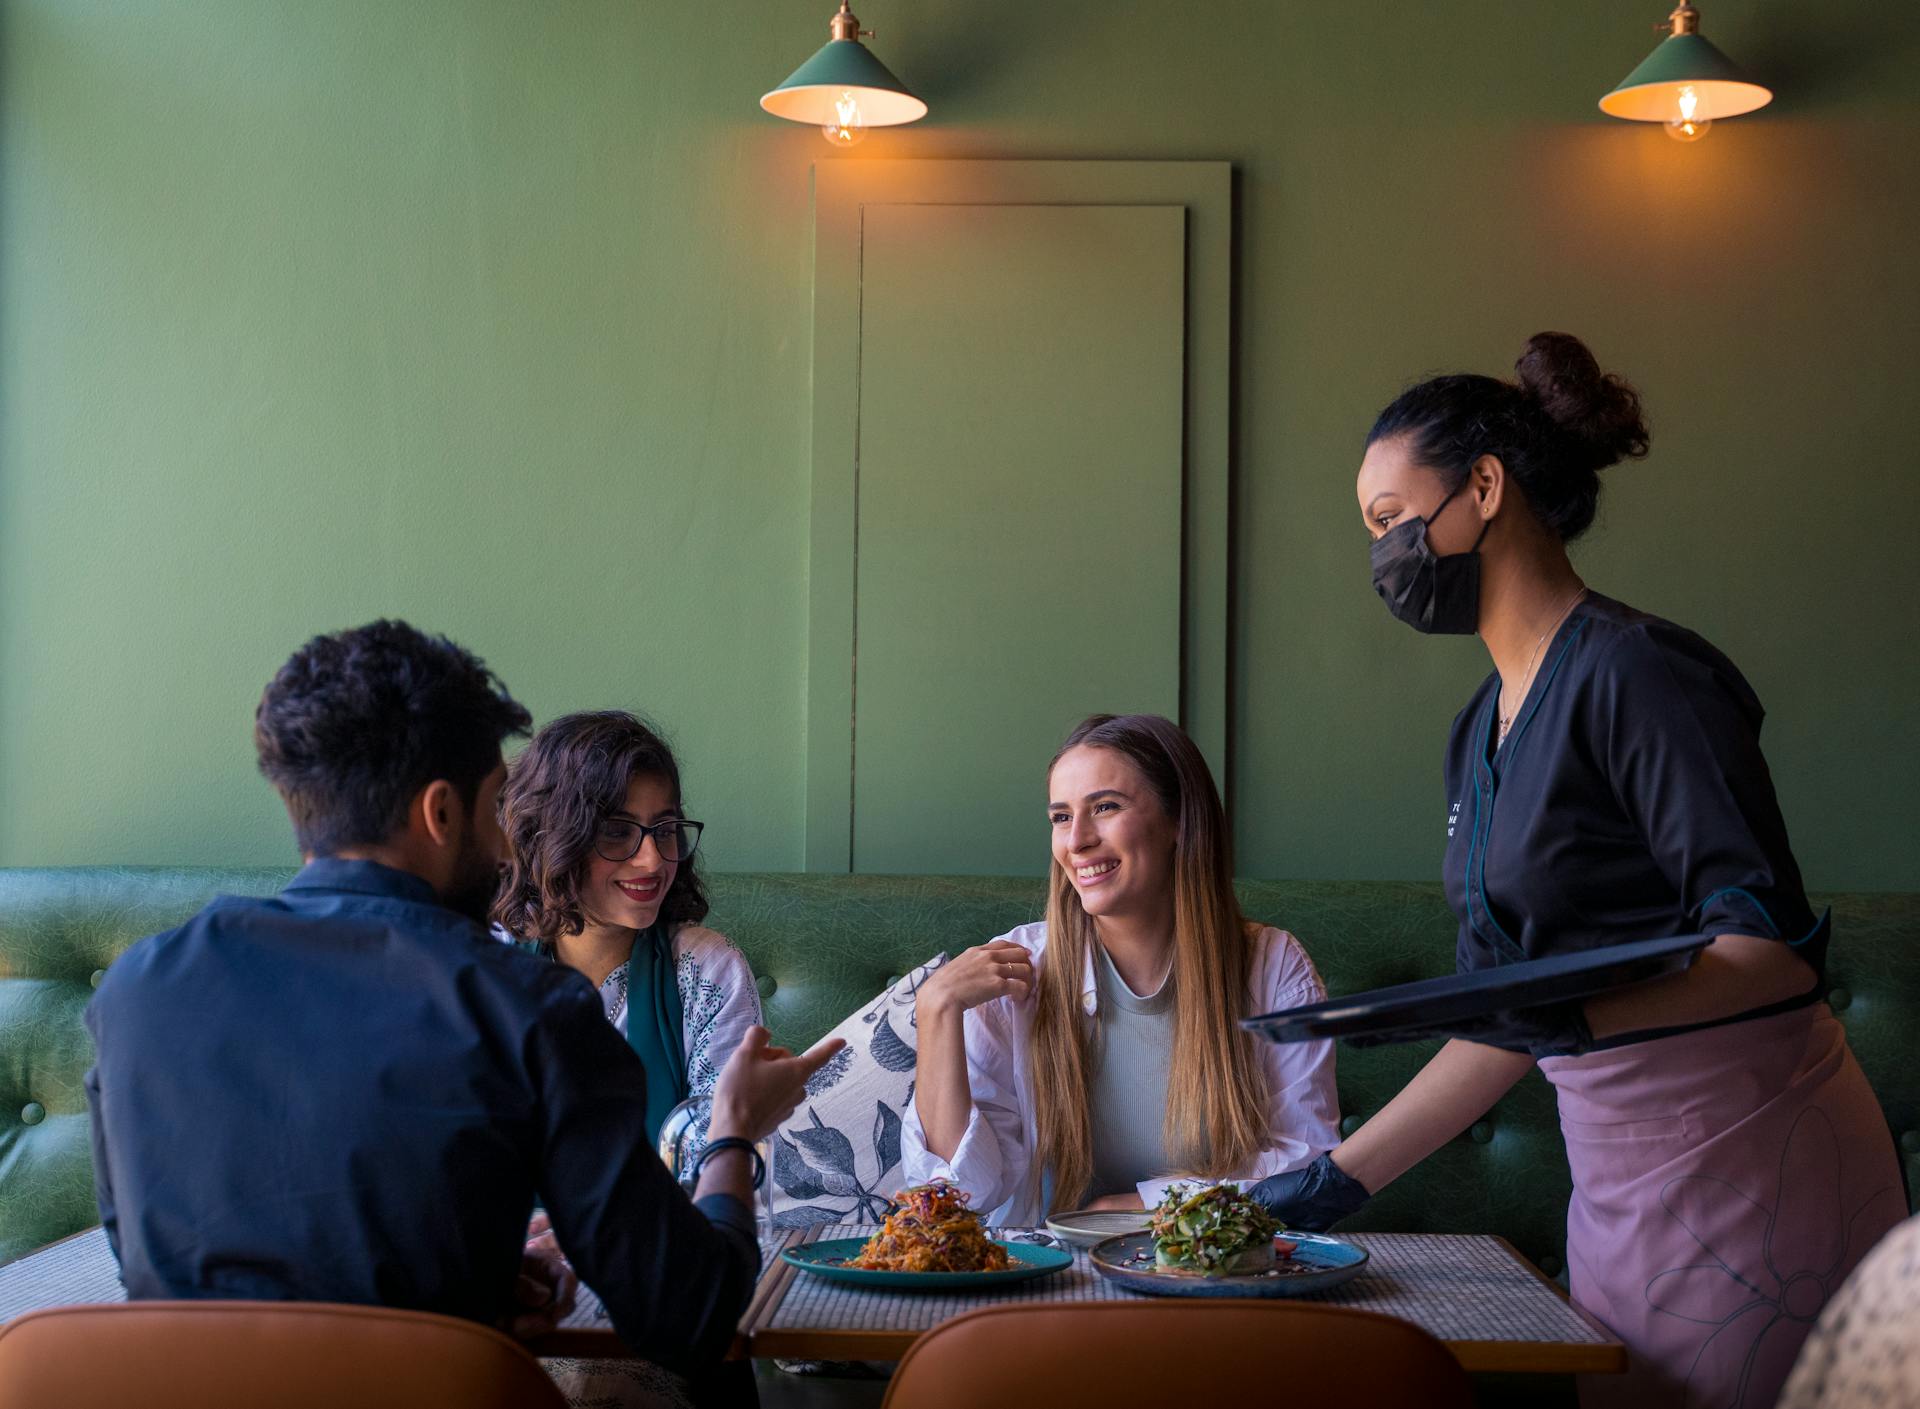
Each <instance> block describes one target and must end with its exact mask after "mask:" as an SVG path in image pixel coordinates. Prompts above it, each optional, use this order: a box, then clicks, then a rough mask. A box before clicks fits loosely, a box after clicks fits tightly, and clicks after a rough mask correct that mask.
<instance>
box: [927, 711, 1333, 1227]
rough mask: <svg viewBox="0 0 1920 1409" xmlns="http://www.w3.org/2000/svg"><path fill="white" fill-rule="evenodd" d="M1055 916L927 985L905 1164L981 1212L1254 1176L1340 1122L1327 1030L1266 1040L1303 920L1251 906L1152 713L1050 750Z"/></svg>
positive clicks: (1178, 754)
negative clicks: (1250, 1029)
mask: <svg viewBox="0 0 1920 1409" xmlns="http://www.w3.org/2000/svg"><path fill="white" fill-rule="evenodd" d="M1047 783H1048V790H1047V796H1048V799H1049V801H1048V803H1047V816H1048V821H1049V825H1050V826H1051V828H1052V832H1053V868H1052V873H1051V879H1050V882H1049V888H1048V898H1047V918H1046V920H1045V921H1044V922H1042V923H1040V924H1032V925H1023V926H1021V927H1020V928H1019V929H1016V930H1014V931H1012V932H1011V933H1009V934H1005V935H1002V936H1000V937H999V938H998V939H995V940H992V941H990V942H989V943H987V944H983V945H979V946H977V947H975V948H972V949H969V950H967V951H966V952H964V953H963V954H961V955H959V957H957V958H955V959H954V960H952V961H951V962H949V963H947V964H945V965H943V966H942V967H941V968H939V969H937V970H936V971H935V972H934V974H933V976H932V977H930V978H929V979H928V980H927V981H926V983H924V984H923V985H922V986H921V988H920V991H919V994H918V997H917V998H916V1000H915V1022H916V1025H917V1027H918V1029H919V1056H918V1061H917V1064H916V1067H915V1085H914V1098H913V1103H912V1107H911V1109H910V1110H909V1111H908V1113H907V1118H906V1121H905V1122H904V1126H905V1129H904V1148H903V1159H904V1164H905V1172H906V1175H907V1177H908V1178H909V1179H910V1180H913V1181H915V1182H924V1181H926V1180H929V1179H936V1178H941V1179H947V1180H950V1181H952V1182H953V1183H954V1184H956V1185H958V1186H959V1187H960V1188H962V1189H964V1190H965V1191H966V1192H967V1193H968V1195H969V1196H970V1197H971V1200H972V1203H973V1206H974V1207H975V1208H976V1209H979V1210H981V1211H982V1212H983V1213H987V1214H988V1216H989V1219H990V1221H991V1222H995V1223H1009V1224H1016V1225H1032V1224H1037V1223H1039V1222H1041V1221H1043V1220H1044V1218H1045V1217H1046V1215H1047V1214H1048V1213H1049V1212H1055V1211H1061V1210H1067V1209H1074V1208H1078V1207H1082V1206H1091V1207H1105V1208H1140V1207H1143V1206H1151V1205H1152V1204H1153V1203H1155V1202H1157V1201H1158V1199H1159V1197H1160V1195H1161V1194H1162V1193H1163V1192H1164V1191H1165V1188H1166V1186H1167V1184H1168V1183H1169V1182H1171V1181H1172V1180H1174V1179H1179V1178H1183V1177H1186V1178H1192V1177H1200V1178H1205V1179H1209V1180H1226V1179H1237V1180H1242V1181H1244V1180H1252V1179H1260V1178H1263V1177H1265V1176H1267V1175H1271V1174H1277V1173H1281V1172H1284V1171H1286V1170H1290V1169H1295V1168H1299V1167H1301V1166H1304V1165H1307V1164H1309V1163H1311V1162H1312V1161H1313V1160H1314V1159H1315V1158H1316V1157H1317V1156H1318V1155H1319V1154H1320V1152H1321V1151H1323V1150H1327V1149H1330V1148H1331V1147H1332V1146H1333V1145H1335V1144H1337V1143H1338V1142H1339V1138H1340V1135H1339V1128H1338V1127H1339V1118H1340V1117H1339V1108H1338V1103H1337V1100H1336V1098H1335V1095H1334V1086H1333V1049H1332V1045H1331V1044H1330V1043H1324V1042H1319V1043H1306V1044H1299V1045H1292V1046H1281V1045H1276V1044H1271V1043H1256V1042H1255V1041H1254V1040H1253V1039H1252V1038H1251V1037H1250V1036H1249V1035H1248V1034H1247V1033H1245V1032H1243V1031H1242V1030H1241V1028H1240V1026H1239V1019H1241V1018H1243V1017H1247V1016H1249V1015H1251V1014H1255V1013H1265V1012H1272V1011H1274V1010H1276V1009H1280V1008H1291V1007H1297V1006H1299V1005H1301V1004H1304V1003H1316V1002H1319V1001H1320V1000H1322V999H1323V998H1324V997H1325V996H1326V990H1325V989H1324V988H1323V987H1322V985H1321V982H1320V976H1319V975H1318V974H1317V973H1315V972H1314V968H1313V964H1312V962H1311V961H1310V960H1309V959H1308V958H1307V955H1306V951H1305V950H1304V949H1302V948H1301V946H1300V943H1299V941H1298V940H1296V939H1295V938H1294V937H1293V936H1292V935H1290V934H1287V933H1286V932H1285V931H1283V930H1277V929H1268V928H1263V927H1261V926H1258V925H1255V924H1252V923H1250V922H1249V921H1248V920H1247V919H1246V918H1245V917H1244V916H1243V915H1242V914H1241V913H1240V906H1239V902H1238V901H1237V900H1236V899H1235V897H1234V893H1233V855H1232V844H1231V841H1230V839H1229V837H1228V835H1227V827H1226V816H1225V813H1224V811H1223V810H1222V808H1221V806H1220V795H1219V792H1218V790H1217V789H1216V788H1215V787H1214V782H1213V777H1212V775H1211V774H1210V773H1209V772H1208V771H1207V765H1206V761H1205V759H1203V758H1202V757H1201V755H1200V751H1199V749H1197V748H1196V747H1195V746H1194V744H1193V741H1192V740H1191V739H1189V738H1188V737H1187V736H1186V734H1185V733H1183V732H1182V731H1181V730H1180V728H1179V727H1178V726H1177V725H1175V724H1173V723H1171V722H1170V721H1168V720H1166V719H1162V718H1160V717H1159V716H1158V715H1152V714H1129V715H1120V716H1114V715H1107V714H1096V715H1094V716H1093V717H1091V718H1089V719H1087V720H1085V721H1084V722H1083V723H1081V724H1080V725H1079V726H1078V727H1077V728H1075V729H1074V731H1073V732H1072V733H1071V734H1069V735H1068V736H1067V741H1066V742H1065V743H1064V744H1063V745H1061V748H1060V752H1059V753H1057V754H1056V755H1054V758H1053V762H1052V764H1051V765H1050V766H1049V767H1048V770H1047Z"/></svg>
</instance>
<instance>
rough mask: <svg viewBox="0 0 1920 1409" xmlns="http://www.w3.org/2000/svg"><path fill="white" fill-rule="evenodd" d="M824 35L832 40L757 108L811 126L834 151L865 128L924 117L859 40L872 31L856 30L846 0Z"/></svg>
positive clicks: (921, 105)
mask: <svg viewBox="0 0 1920 1409" xmlns="http://www.w3.org/2000/svg"><path fill="white" fill-rule="evenodd" d="M827 33H828V34H830V35H832V36H833V37H832V38H830V39H829V40H828V41H827V42H826V44H824V45H823V46H822V47H821V49H820V51H819V52H818V53H816V54H815V55H814V56H813V57H812V58H811V59H808V60H807V61H806V62H805V63H804V64H802V65H800V67H799V68H797V69H795V70H794V71H793V72H792V73H790V74H788V75H787V81H786V82H785V83H782V84H781V85H780V86H779V87H778V88H776V89H774V90H773V91H772V92H771V93H769V94H767V95H766V97H764V98H762V99H761V100H760V106H761V107H763V108H765V109H766V110H767V111H768V112H770V113H772V114H773V115H774V116H775V117H784V118H786V119H787V120H788V121H790V122H810V123H812V124H813V125H814V126H816V127H818V128H819V129H820V130H821V132H822V133H824V134H825V135H826V139H827V140H828V141H829V142H831V143H832V144H833V145H834V146H836V147H851V146H853V145H854V144H855V143H856V142H859V141H861V140H862V139H864V138H865V137H866V135H867V129H868V128H869V127H897V126H899V125H900V124H901V123H903V122H918V121H919V120H920V119H921V118H923V117H925V116H926V115H927V105H926V104H925V103H923V102H921V101H920V99H918V98H916V97H914V95H913V94H912V93H911V92H909V91H908V89H907V85H906V84H904V83H902V82H901V81H900V80H899V79H897V78H895V77H894V76H893V75H892V74H891V73H889V72H888V71H887V66H886V65H885V64H883V63H881V62H880V61H879V60H878V59H876V58H874V56H873V55H872V54H870V53H868V52H867V47H866V46H865V45H864V44H862V43H861V42H860V41H861V39H862V38H872V37H873V31H872V30H868V29H862V28H860V21H859V20H857V19H855V18H854V15H853V11H852V10H851V9H850V8H849V7H848V3H847V0H840V11H839V13H838V14H836V15H835V16H834V17H833V18H832V19H831V20H829V21H827Z"/></svg>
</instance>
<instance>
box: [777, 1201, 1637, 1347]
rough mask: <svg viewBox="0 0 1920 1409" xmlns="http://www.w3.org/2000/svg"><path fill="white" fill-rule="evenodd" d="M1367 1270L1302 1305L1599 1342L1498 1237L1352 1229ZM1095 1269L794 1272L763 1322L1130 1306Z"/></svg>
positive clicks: (819, 1232) (878, 1320)
mask: <svg viewBox="0 0 1920 1409" xmlns="http://www.w3.org/2000/svg"><path fill="white" fill-rule="evenodd" d="M872 1231H873V1229H872V1227H871V1226H861V1225H851V1224H849V1225H841V1226H838V1227H832V1228H820V1229H816V1230H814V1238H809V1239H808V1241H814V1239H815V1238H820V1239H824V1238H858V1237H865V1236H867V1235H868V1234H870V1233H872ZM1347 1241H1349V1242H1352V1243H1356V1244H1358V1245H1359V1246H1361V1247H1364V1248H1365V1249H1366V1250H1367V1252H1368V1253H1369V1254H1370V1261H1369V1262H1368V1264H1367V1270H1366V1271H1365V1272H1364V1273H1363V1274H1362V1275H1361V1276H1359V1277H1357V1278H1355V1279H1354V1280H1353V1281H1351V1282H1349V1283H1347V1284H1346V1285H1345V1286H1343V1287H1336V1288H1334V1289H1333V1290H1332V1291H1328V1292H1317V1293H1315V1294H1313V1295H1312V1296H1311V1297H1307V1298H1303V1300H1311V1301H1317V1302H1321V1303H1324V1304H1326V1305H1329V1306H1350V1307H1356V1308H1358V1309H1360V1310H1363V1311H1378V1312H1381V1313H1383V1314H1385V1315H1388V1316H1395V1317H1398V1318H1399V1319H1401V1320H1403V1321H1411V1322H1412V1323H1413V1324H1414V1325H1416V1326H1419V1327H1420V1328H1421V1329H1423V1330H1425V1331H1427V1332H1429V1333H1430V1334H1432V1335H1434V1336H1437V1337H1438V1338H1439V1339H1441V1340H1445V1341H1534V1342H1557V1343H1561V1344H1575V1345H1600V1344H1604V1343H1605V1337H1604V1336H1602V1335H1600V1334H1599V1333H1598V1332H1596V1331H1595V1330H1594V1329H1593V1328H1592V1327H1591V1326H1589V1325H1588V1324H1587V1323H1586V1321H1585V1320H1583V1319H1582V1318H1581V1317H1580V1315H1579V1314H1578V1313H1577V1312H1575V1311H1574V1310H1573V1308H1572V1307H1570V1306H1568V1305H1567V1303H1566V1302H1565V1301H1563V1300H1562V1299H1561V1298H1560V1297H1559V1295H1557V1294H1556V1293H1555V1291H1554V1290H1553V1288H1551V1287H1550V1286H1548V1285H1547V1284H1546V1283H1544V1282H1542V1281H1541V1280H1540V1279H1539V1278H1538V1277H1537V1276H1535V1275H1534V1274H1533V1272H1532V1271H1530V1270H1529V1269H1528V1268H1527V1267H1526V1266H1524V1265H1523V1264H1522V1263H1520V1262H1519V1261H1517V1260H1516V1259H1515V1258H1514V1256H1513V1255H1512V1254H1511V1253H1509V1252H1508V1251H1507V1249H1506V1248H1505V1247H1504V1246H1503V1245H1502V1244H1501V1243H1500V1241H1499V1240H1498V1239H1496V1238H1490V1237H1485V1236H1476V1235H1472V1234H1429V1233H1355V1234H1352V1235H1351V1236H1349V1237H1348V1239H1347ZM1142 1299H1145V1300H1151V1298H1140V1297H1138V1296H1137V1294H1136V1293H1133V1292H1128V1291H1123V1290H1121V1289H1120V1288H1119V1287H1116V1286H1115V1285H1114V1284H1113V1283H1112V1282H1110V1281H1108V1280H1107V1279H1106V1278H1105V1277H1102V1276H1101V1275H1100V1274H1099V1273H1098V1272H1096V1271H1094V1270H1093V1266H1092V1264H1091V1263H1089V1262H1088V1261H1087V1255H1086V1253H1085V1252H1076V1253H1075V1254H1074V1259H1073V1266H1072V1267H1070V1268H1068V1269H1067V1270H1065V1271H1064V1272H1059V1273H1056V1274H1055V1275H1053V1276H1051V1277H1044V1278H1041V1279H1040V1280H1038V1281H1034V1282H1022V1283H1015V1284H1014V1285H1012V1286H1010V1287H1007V1288H1005V1289H1004V1290H999V1291H980V1292H951V1293H942V1292H894V1291H886V1290H881V1289H872V1290H869V1289H865V1288H861V1287H855V1286H852V1285H849V1284H847V1283H844V1282H830V1281H828V1280H827V1279H826V1278H824V1277H815V1276H811V1275H808V1274H806V1273H797V1274H796V1275H795V1276H794V1278H793V1281H792V1283H791V1284H790V1285H789V1286H788V1288H787V1293H786V1295H785V1296H784V1297H783V1298H782V1299H781V1302H780V1305H779V1306H778V1307H777V1308H776V1309H775V1310H774V1312H773V1315H772V1316H771V1317H769V1318H768V1320H767V1322H766V1325H767V1327H768V1328H769V1329H772V1330H783V1331H785V1330H863V1331H924V1330H930V1329H932V1328H933V1327H934V1326H937V1325H938V1324H940V1323H941V1322H942V1321H945V1320H948V1319H950V1318H952V1317H954V1316H958V1315H960V1314H961V1313H962V1312H965V1311H971V1310H974V1309H976V1308H978V1307H982V1306H1000V1305H1013V1304H1031V1305H1057V1304H1060V1303H1068V1302H1089V1301H1133V1300H1142Z"/></svg>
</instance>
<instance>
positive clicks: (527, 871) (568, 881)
mask: <svg viewBox="0 0 1920 1409" xmlns="http://www.w3.org/2000/svg"><path fill="white" fill-rule="evenodd" d="M643 777H644V778H660V779H663V780H665V782H666V785H667V792H668V793H669V794H670V795H671V797H672V800H673V806H674V807H675V808H678V807H680V805H681V802H680V765H679V764H678V763H676V762H674V758H673V750H672V749H670V748H668V747H667V741H666V740H665V739H663V738H661V737H660V735H659V734H657V733H656V732H655V731H654V730H653V729H652V728H651V727H650V726H648V725H647V724H646V723H644V722H643V721H642V720H640V719H638V718H636V717H635V716H633V715H631V714H628V713H627V712H626V711H624V710H617V709H609V710H597V711H593V712H591V713H585V714H568V715H563V716H562V717H561V718H559V719H556V720H554V721H553V722H552V723H550V724H548V725H547V726H546V727H545V728H543V729H541V730H540V732H539V733H537V734H535V735H534V736H533V741H532V742H531V743H529V744H528V745H527V747H526V749H525V750H524V751H523V752H522V753H521V755H520V756H519V757H518V758H516V759H515V760H514V761H513V766H512V767H511V768H509V769H508V770H507V784H506V787H505V788H503V789H502V790H501V793H500V826H501V829H502V830H503V831H504V832H505V833H506V836H507V848H508V853H509V855H508V858H507V865H506V871H505V874H504V875H503V877H502V879H501V882H500V893H499V895H498V896H497V897H496V898H495V900H494V902H493V919H494V921H495V923H497V924H499V925H500V926H501V927H502V928H503V929H505V930H506V931H507V933H509V934H511V935H513V936H514V937H515V938H517V939H533V940H538V941H540V942H541V943H542V944H552V943H553V941H554V940H556V939H558V938H559V937H560V936H561V935H563V934H579V933H580V931H581V930H583V929H584V928H586V916H585V915H584V914H582V912H581V909H580V883H581V882H582V881H583V880H585V879H586V874H587V865H588V863H589V861H590V860H591V858H592V856H593V838H594V834H595V833H596V832H597V831H598V830H599V829H600V824H601V823H602V822H604V821H605V820H606V819H607V817H608V816H610V815H611V814H613V813H615V812H618V811H620V810H621V809H622V808H623V807H625V806H626V802H627V788H628V787H629V786H630V785H631V784H632V782H633V780H634V779H635V778H643ZM706 915H707V893H706V889H705V888H704V887H703V886H702V885H701V884H700V877H699V874H698V873H697V872H696V871H695V870H694V867H693V858H692V857H688V858H686V859H685V860H683V861H681V862H679V863H678V866H677V868H676V870H675V871H674V876H673V884H672V885H671V886H669V887H667V894H666V898H665V899H664V900H662V901H661V902H660V919H661V921H662V922H663V923H664V924H666V925H667V927H668V928H669V929H671V928H672V927H673V926H675V925H679V924H694V923H697V922H699V921H700V920H703V919H705V918H706Z"/></svg>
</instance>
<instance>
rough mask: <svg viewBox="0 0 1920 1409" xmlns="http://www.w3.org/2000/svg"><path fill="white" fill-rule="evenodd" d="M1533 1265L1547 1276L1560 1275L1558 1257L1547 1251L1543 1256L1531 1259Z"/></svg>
mask: <svg viewBox="0 0 1920 1409" xmlns="http://www.w3.org/2000/svg"><path fill="white" fill-rule="evenodd" d="M1533 1265H1534V1266H1535V1267H1538V1268H1539V1269H1540V1270H1541V1271H1542V1272H1544V1273H1546V1274H1547V1275H1548V1276H1549V1277H1558V1276H1559V1275H1560V1267H1561V1262H1560V1259H1559V1258H1557V1257H1555V1256H1554V1255H1553V1254H1552V1253H1548V1254H1547V1255H1546V1256H1544V1257H1537V1258H1535V1259H1534V1261H1533Z"/></svg>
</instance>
